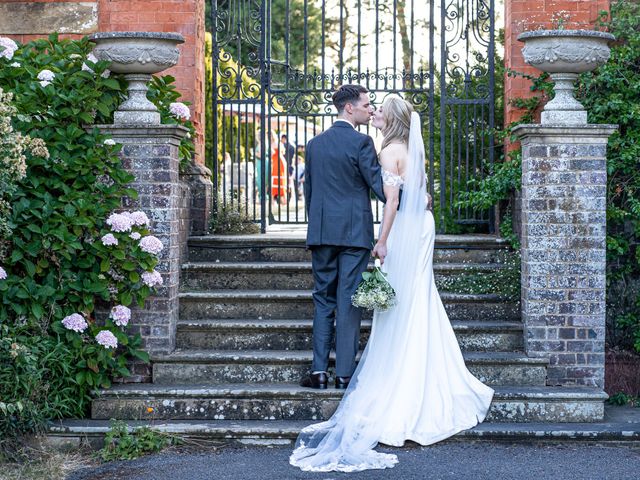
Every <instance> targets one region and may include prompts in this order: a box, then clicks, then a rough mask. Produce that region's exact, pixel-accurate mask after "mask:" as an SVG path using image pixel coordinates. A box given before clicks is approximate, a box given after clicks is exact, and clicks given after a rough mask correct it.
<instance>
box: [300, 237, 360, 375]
mask: <svg viewBox="0 0 640 480" xmlns="http://www.w3.org/2000/svg"><path fill="white" fill-rule="evenodd" d="M311 249H312V250H311V259H312V265H313V278H314V282H315V288H314V290H313V303H314V307H315V311H314V316H313V364H312V367H311V369H312V371H314V372H315V371H327V367H328V365H329V353H330V351H331V344H332V340H333V338H334V336H335V345H336V375H337V376H339V377H350V376H351V374H352V373H353V371H354V370H355V368H356V354H357V353H358V344H359V342H360V321H361V319H362V309H360V308H358V307H354V306H353V305H352V304H351V296H352V295H353V294H354V293H355V292H356V290H357V288H358V285H359V284H360V281H361V280H362V272H364V271H365V270H366V268H367V264H368V262H369V258H370V256H371V251H370V250H369V249H367V248H360V247H341V246H334V245H320V246H313V247H311ZM334 322H335V325H334Z"/></svg>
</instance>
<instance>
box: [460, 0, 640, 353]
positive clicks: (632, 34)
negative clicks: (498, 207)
mask: <svg viewBox="0 0 640 480" xmlns="http://www.w3.org/2000/svg"><path fill="white" fill-rule="evenodd" d="M600 28H602V29H606V30H608V31H610V32H611V33H613V34H614V35H615V36H616V38H617V41H616V43H615V44H614V45H613V46H612V48H611V58H610V59H609V61H608V62H607V63H606V64H605V65H603V66H602V67H600V68H599V69H597V70H596V71H595V72H589V73H585V74H582V75H581V76H580V79H579V81H578V86H577V97H578V99H579V100H580V101H581V102H582V103H583V105H584V106H585V108H586V109H587V111H588V112H589V122H590V123H597V124H617V125H619V130H618V131H617V132H616V133H614V134H613V135H612V136H611V137H610V138H609V144H608V148H607V173H608V180H607V182H608V184H607V341H608V344H609V346H616V347H623V348H631V349H635V350H636V351H638V352H640V249H639V248H638V244H639V243H640V170H638V158H639V157H640V115H638V112H639V111H640V95H639V94H640V68H639V67H638V66H639V65H640V5H639V4H638V3H636V2H627V1H624V0H618V1H616V2H614V3H612V5H611V13H610V15H608V14H607V13H606V12H603V13H602V21H601V22H600ZM508 74H509V75H512V76H521V77H523V78H526V79H528V80H530V81H531V90H532V91H537V92H540V93H542V94H543V95H542V97H534V98H529V99H512V100H511V103H512V104H513V105H515V106H518V107H520V108H522V109H523V117H522V118H521V120H520V122H518V123H530V122H532V121H533V116H534V113H535V111H536V110H537V108H538V107H539V106H540V104H541V99H544V98H545V97H549V96H550V95H551V87H552V84H551V83H550V82H549V77H548V75H546V74H541V75H539V76H528V75H523V74H521V73H518V72H508ZM512 126H513V125H510V126H509V127H512ZM512 160H516V161H515V162H509V161H506V162H504V163H503V164H502V165H500V166H499V167H498V168H496V170H495V171H494V172H493V174H492V175H489V176H488V177H486V178H485V179H484V180H482V181H480V182H478V183H474V184H472V185H471V186H470V190H475V191H473V192H470V193H469V194H467V195H466V196H463V197H462V201H461V202H460V204H459V206H461V207H472V208H473V207H475V208H482V207H485V206H486V205H488V204H492V203H497V202H498V201H500V200H505V199H508V198H509V196H510V195H511V193H512V191H513V190H514V189H517V188H519V184H520V180H519V178H520V171H521V166H520V151H519V150H518V151H516V152H513V154H512Z"/></svg>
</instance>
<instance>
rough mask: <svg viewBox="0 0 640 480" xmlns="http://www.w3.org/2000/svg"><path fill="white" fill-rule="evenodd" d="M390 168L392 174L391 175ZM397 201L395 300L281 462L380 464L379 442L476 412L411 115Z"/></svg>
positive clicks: (386, 462) (444, 430)
mask: <svg viewBox="0 0 640 480" xmlns="http://www.w3.org/2000/svg"><path fill="white" fill-rule="evenodd" d="M393 177H395V178H393ZM384 181H385V183H386V184H388V185H389V184H391V185H393V184H394V183H392V182H395V184H396V185H397V184H398V183H401V182H402V183H403V195H402V201H401V206H400V209H399V210H398V213H397V215H396V219H395V221H394V223H393V227H392V229H391V232H390V235H389V238H388V241H387V250H388V255H387V257H386V258H385V262H384V265H383V270H385V271H386V272H387V274H388V275H387V279H388V280H389V282H390V283H391V285H392V286H393V287H394V289H395V290H396V300H397V304H396V306H395V307H393V308H391V309H390V310H388V311H386V312H376V313H375V314H374V317H373V325H372V329H371V336H370V338H369V341H368V343H367V346H366V348H365V351H364V353H363V355H362V358H361V360H360V362H359V364H358V367H357V369H356V371H355V373H354V374H353V377H352V380H351V383H350V384H349V387H348V388H347V390H346V392H345V395H344V397H343V399H342V401H341V403H340V405H339V406H338V409H337V410H336V412H335V413H334V414H333V416H332V417H331V418H330V419H329V420H327V421H325V422H322V423H317V424H314V425H310V426H308V427H306V428H304V429H303V430H302V432H301V433H300V435H299V437H298V440H297V442H296V448H295V450H294V451H293V453H292V454H291V457H290V463H291V464H292V465H294V466H296V467H299V468H301V469H302V470H305V471H316V472H328V471H340V472H355V471H361V470H366V469H381V468H389V467H392V466H393V465H395V464H396V463H397V462H398V460H397V457H396V455H392V454H386V453H380V452H376V451H375V450H374V448H375V447H376V445H377V444H378V443H383V444H386V445H393V446H402V445H403V444H404V442H405V441H406V440H412V441H414V442H417V443H419V444H421V445H430V444H433V443H435V442H438V441H440V440H443V439H445V438H447V437H450V436H452V435H454V434H456V433H458V432H460V431H462V430H466V429H468V428H471V427H473V426H475V425H477V424H478V422H481V421H483V420H484V418H485V416H486V414H487V412H488V410H489V405H490V404H491V399H492V398H493V390H492V389H491V388H490V387H488V386H486V385H484V384H483V383H482V382H480V381H479V380H478V379H477V378H475V377H474V376H473V375H472V374H471V373H470V372H469V371H468V370H467V368H466V366H465V363H464V359H463V357H462V353H461V352H460V347H459V345H458V342H457V340H456V337H455V334H454V332H453V329H452V327H451V324H450V322H449V318H448V317H447V314H446V312H445V309H444V306H443V305H442V301H441V300H440V295H439V294H438V291H437V289H436V284H435V281H434V275H433V248H434V242H435V224H434V220H433V215H432V214H431V212H430V211H428V210H426V208H425V207H426V204H425V203H426V200H425V193H426V192H425V190H426V187H425V181H424V146H423V142H422V136H421V134H420V119H419V117H418V115H417V114H415V113H414V114H413V116H412V122H411V134H410V138H409V157H408V164H407V168H406V169H405V178H404V179H401V180H399V178H398V177H397V176H394V175H393V174H391V175H389V173H388V172H386V173H385V175H384Z"/></svg>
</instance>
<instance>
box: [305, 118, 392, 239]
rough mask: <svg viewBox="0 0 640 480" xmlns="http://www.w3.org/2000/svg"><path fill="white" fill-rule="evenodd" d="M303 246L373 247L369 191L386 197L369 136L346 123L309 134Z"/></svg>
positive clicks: (306, 159) (381, 197)
mask: <svg viewBox="0 0 640 480" xmlns="http://www.w3.org/2000/svg"><path fill="white" fill-rule="evenodd" d="M304 175H305V181H304V196H305V201H306V208H307V215H308V217H309V225H308V228H307V245H308V246H314V245H337V246H348V247H361V248H368V249H371V248H372V247H373V213H372V211H371V200H370V196H369V191H370V190H373V192H374V193H375V195H376V196H377V197H378V198H379V199H380V200H381V201H383V202H384V201H385V197H384V193H383V190H382V176H381V170H380V165H379V164H378V157H377V154H376V150H375V147H374V145H373V140H372V139H371V137H370V136H369V135H364V134H362V133H360V132H358V131H357V130H355V129H354V128H353V127H352V126H351V125H349V124H348V123H347V122H335V123H334V124H333V126H332V127H331V128H329V129H328V130H326V131H324V132H323V133H321V134H320V135H318V136H316V137H314V138H312V139H311V140H310V141H309V143H308V144H307V148H306V158H305V173H304Z"/></svg>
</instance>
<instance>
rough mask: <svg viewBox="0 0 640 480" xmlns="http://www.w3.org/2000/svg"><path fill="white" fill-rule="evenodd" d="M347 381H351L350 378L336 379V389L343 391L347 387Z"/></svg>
mask: <svg viewBox="0 0 640 480" xmlns="http://www.w3.org/2000/svg"><path fill="white" fill-rule="evenodd" d="M349 381H351V377H336V388H337V389H338V390H344V389H345V388H347V387H348V386H349Z"/></svg>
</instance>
